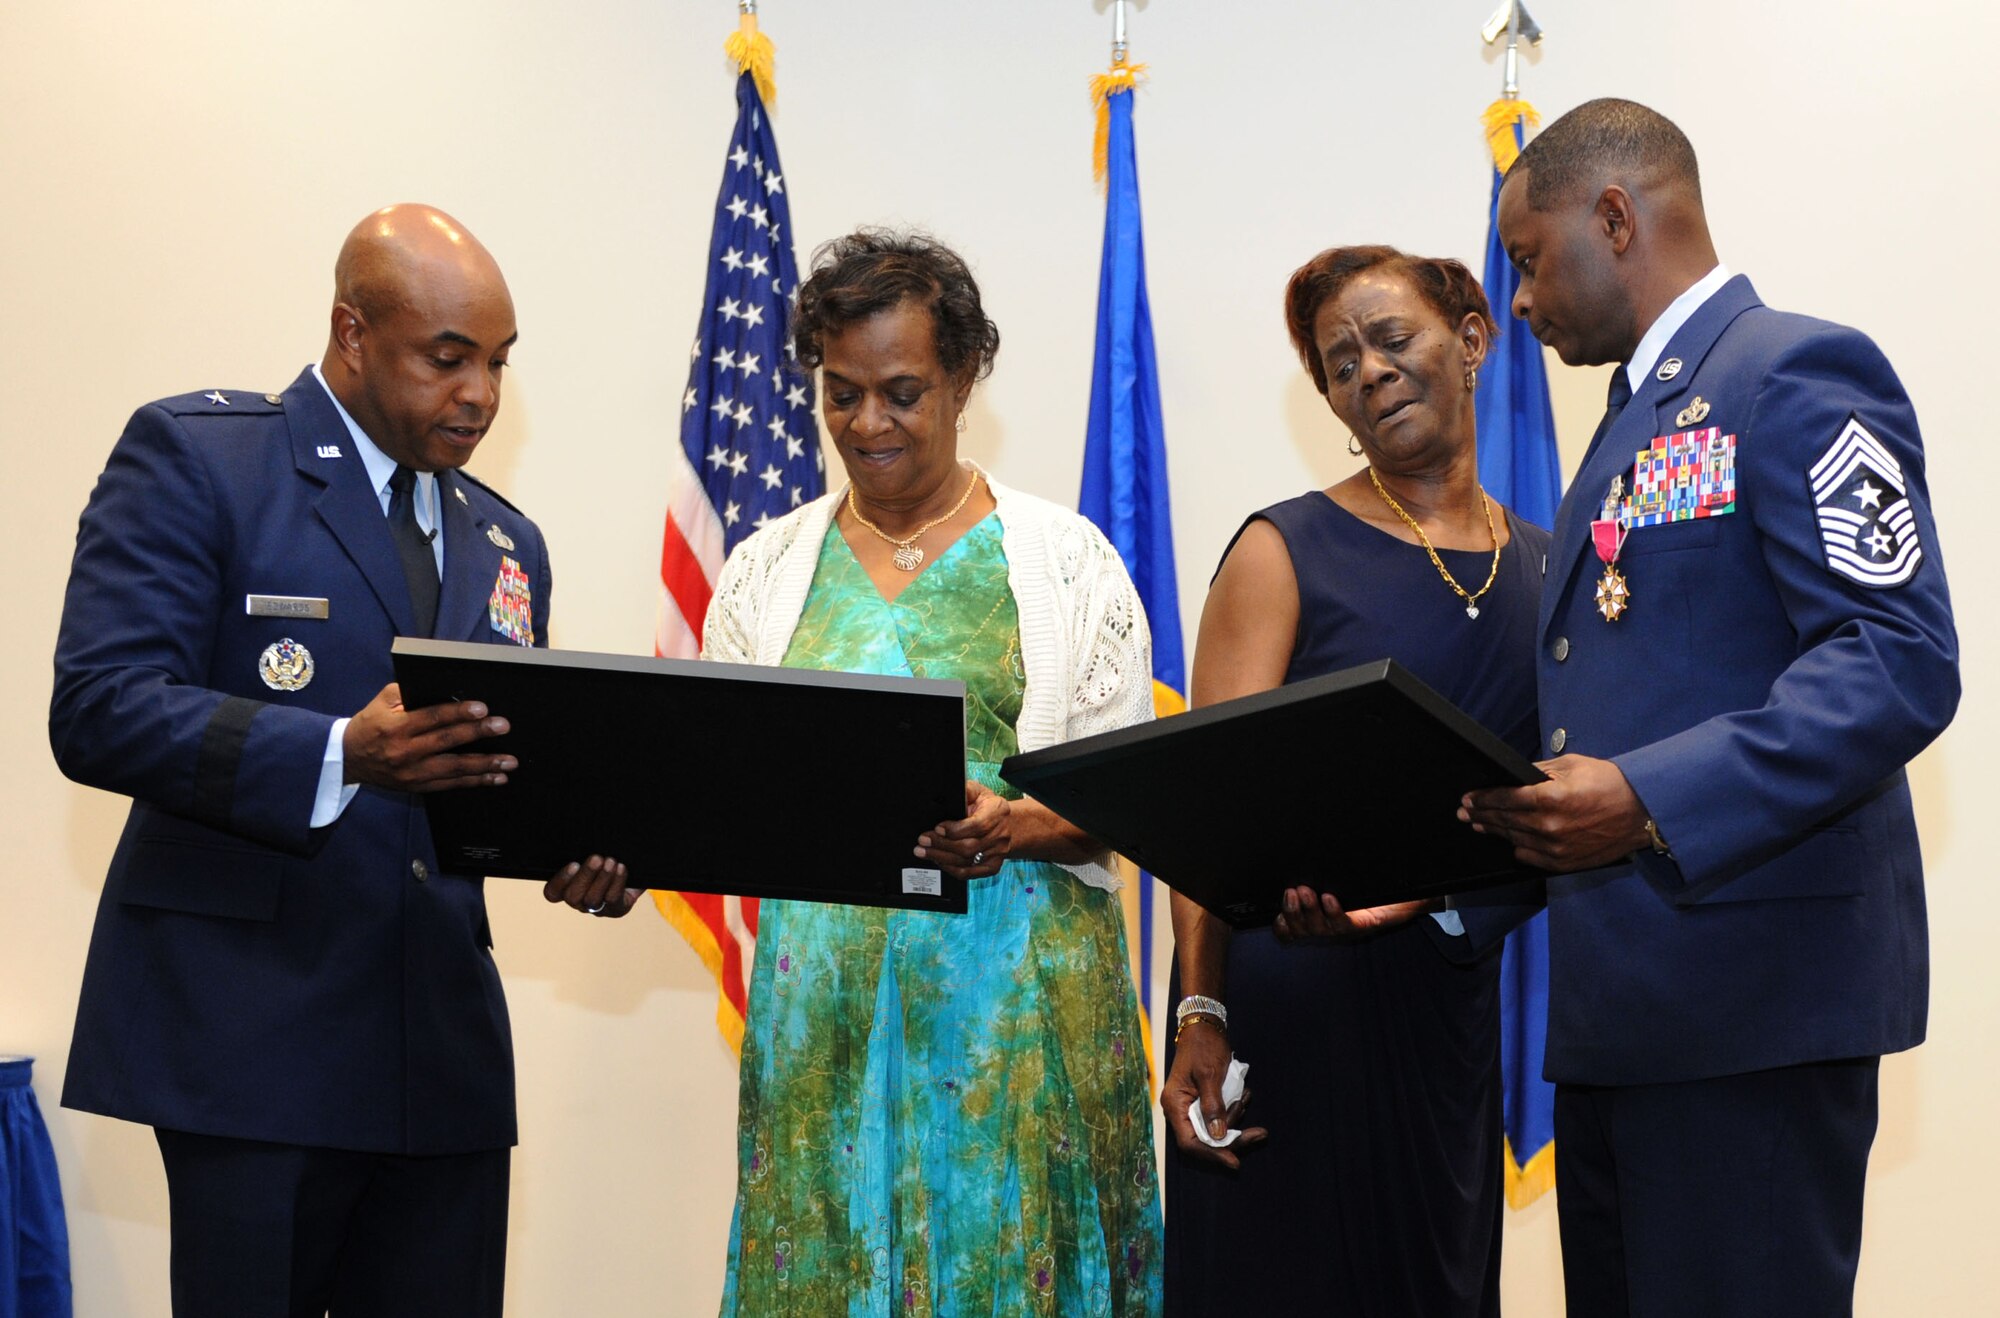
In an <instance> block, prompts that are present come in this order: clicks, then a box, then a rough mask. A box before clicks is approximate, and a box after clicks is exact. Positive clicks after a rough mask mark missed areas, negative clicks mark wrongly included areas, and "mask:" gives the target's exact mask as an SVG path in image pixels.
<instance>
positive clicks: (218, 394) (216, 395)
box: [202, 389, 229, 407]
mask: <svg viewBox="0 0 2000 1318" xmlns="http://www.w3.org/2000/svg"><path fill="white" fill-rule="evenodd" d="M202 397H203V398H206V399H207V400H208V401H209V402H211V403H214V404H215V405H216V406H218V407H227V406H229V399H228V398H227V397H225V396H224V395H223V392H222V390H220V389H216V390H213V391H211V392H209V393H205V394H203V395H202Z"/></svg>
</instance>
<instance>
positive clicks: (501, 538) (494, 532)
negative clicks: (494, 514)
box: [459, 495, 514, 549]
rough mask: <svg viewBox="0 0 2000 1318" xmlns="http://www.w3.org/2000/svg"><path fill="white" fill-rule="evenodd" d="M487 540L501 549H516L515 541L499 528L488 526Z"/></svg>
mask: <svg viewBox="0 0 2000 1318" xmlns="http://www.w3.org/2000/svg"><path fill="white" fill-rule="evenodd" d="M459 497H460V498H463V497H464V496H463V495H461V496H459ZM486 538H487V539H488V540H491V541H492V542H493V543H494V544H495V545H497V546H499V547H500V548H501V549H512V548H513V547H514V542H513V540H511V539H509V538H508V535H507V533H506V532H505V531H503V530H501V529H500V528H499V527H497V526H493V525H491V524H488V526H487V528H486Z"/></svg>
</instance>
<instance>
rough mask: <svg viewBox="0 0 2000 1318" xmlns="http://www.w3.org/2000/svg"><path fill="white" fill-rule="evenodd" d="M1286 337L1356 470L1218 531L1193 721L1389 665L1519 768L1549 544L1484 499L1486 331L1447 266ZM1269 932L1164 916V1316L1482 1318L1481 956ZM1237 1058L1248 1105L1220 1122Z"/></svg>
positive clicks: (1311, 298)
mask: <svg viewBox="0 0 2000 1318" xmlns="http://www.w3.org/2000/svg"><path fill="white" fill-rule="evenodd" d="M1285 313H1286V321H1287V324H1288V326H1289V328H1290V331H1291V336H1292V341H1293V344H1294V345H1295V346H1296V347H1297V349H1298V351H1299V356H1300V358H1301V360H1302V361H1303V362H1304V363H1305V366H1306V369H1307V370H1308V371H1309V372H1310V373H1311V375H1312V378H1313V383H1314V384H1315V385H1317V386H1318V388H1319V390H1320V392H1321V393H1322V394H1323V395H1324V396H1325V397H1326V400H1327V403H1328V405H1329V406H1331V408H1332V409H1333V413H1334V415H1335V416H1336V417H1338V418H1339V419H1340V421H1341V422H1342V423H1344V424H1345V425H1346V426H1347V428H1348V429H1349V430H1350V431H1352V432H1353V439H1352V440H1351V441H1350V445H1349V446H1350V448H1351V449H1354V450H1356V451H1358V452H1359V453H1360V454H1361V455H1362V456H1364V457H1365V458H1366V459H1367V462H1368V465H1367V467H1366V468H1365V469H1364V470H1362V471H1360V472H1358V473H1356V474H1355V475H1353V476H1351V477H1349V478H1348V479H1346V480H1343V481H1341V482H1340V483H1338V484H1336V485H1334V486H1333V487H1331V488H1330V489H1326V490H1314V491H1312V492H1310V493H1308V494H1304V495H1300V496H1299V497H1297V498H1294V499H1289V500H1286V501H1285V502H1283V503H1279V504H1275V505H1273V506H1272V507H1269V508H1266V509H1264V510H1263V511H1261V512H1258V513H1256V514H1254V515H1252V516H1251V517H1250V519H1249V520H1248V521H1246V522H1245V523H1244V525H1243V528H1242V529H1241V530H1240V531H1238V532H1237V535H1236V538H1235V540H1234V541H1233V542H1232V543H1231V544H1230V547H1229V549H1228V550H1227V551H1226V552H1225V554H1224V556H1223V560H1222V565H1221V567H1220V568H1219V569H1218V570H1217V572H1216V575H1215V580H1214V582H1213V584H1212V585H1211V586H1210V588H1209V595H1208V603H1207V606H1206V607H1205V608H1204V610H1203V612H1202V620H1201V635H1200V640H1199V642H1198V644H1197V649H1196V653H1195V661H1194V693H1193V694H1194V703H1195V704H1196V705H1207V704H1214V703H1216V702H1218V701H1222V700H1228V699H1232V698H1234V697H1237V696H1244V695H1249V694H1251V693H1252V692H1256V691H1262V690H1268V689H1270V688H1272V687H1276V686H1279V685H1281V684H1283V683H1287V682H1296V681H1300V680H1303V679H1305V678H1310V677H1315V676H1318V675H1320V674H1322V673H1328V672H1333V671H1335V670H1337V669H1341V668H1346V667H1350V666H1352V665H1355V664H1359V663H1365V662H1368V661H1371V660H1375V659H1380V658H1382V657H1383V656H1385V655H1386V656H1388V657H1390V658H1393V659H1395V660H1396V661H1397V662H1398V663H1400V664H1402V665H1403V666H1404V667H1405V668H1408V669H1409V670H1410V671H1411V672H1413V673H1415V674H1416V675H1417V676H1418V677H1420V678H1422V679H1423V680H1424V681H1425V682H1427V683H1428V684H1430V685H1431V686H1432V687H1433V688H1435V689H1436V690H1438V691H1439V692H1441V693H1442V694H1443V695H1445V696H1446V697H1447V698H1448V699H1450V700H1451V701H1452V702H1453V703H1454V704H1456V705H1458V706H1459V707H1460V708H1461V709H1463V710H1465V711H1466V712H1467V713H1469V714H1471V715H1472V716H1473V717H1474V718H1476V719H1478V720H1479V721H1480V722H1481V723H1483V724H1484V725H1486V726H1487V727H1488V728H1490V729H1492V730H1493V731H1494V732H1495V733H1497V734H1498V735H1500V736H1501V737H1503V738H1505V739H1506V740H1507V741H1508V742H1509V743H1510V744H1512V745H1513V746H1515V747H1516V748H1517V749H1519V750H1521V751H1522V752H1523V753H1524V754H1531V753H1532V751H1533V749H1534V742H1535V674H1534V658H1533V655H1534V628H1535V615H1536V604H1537V596H1538V594H1539V591H1540V587H1541V572H1542V559H1543V553H1544V550H1545V548H1546V546H1547V544H1548V536H1547V534H1546V533H1544V532H1543V531H1542V530H1540V529H1539V528H1537V527H1534V526H1531V525H1529V524H1527V523H1524V522H1521V521H1519V520H1518V519H1516V518H1515V517H1514V516H1513V515H1512V514H1510V513H1508V512H1507V511H1506V510H1505V509H1503V508H1501V507H1500V506H1499V505H1497V504H1496V503H1494V502H1493V500H1491V499H1490V498H1488V497H1487V496H1486V494H1485V493H1484V491H1483V490H1481V488H1480V486H1479V476H1478V461H1477V457H1476V455H1475V452H1474V422H1473V405H1472V396H1473V386H1474V383H1475V381H1476V379H1477V376H1478V370H1479V365H1480V363H1481V362H1482V361H1483V360H1484V359H1485V355H1486V350H1487V346H1488V344H1489V343H1490V342H1491V339H1492V336H1493V334H1494V333H1495V332H1496V327H1495V326H1494V323H1493V319H1492V316H1491V315H1490V313H1489V312H1488V309H1487V304H1486V298H1485V295H1484V294H1483V293H1482V292H1481V291H1480V287H1479V283H1478V281H1477V280H1476V279H1474V278H1473V276H1472V273H1471V272H1470V271H1469V270H1467V269H1466V268H1465V267H1464V266H1463V265H1461V264H1459V263H1458V262H1456V261H1439V260H1426V259H1422V258H1416V257H1411V256H1408V255H1405V254H1404V253H1401V252H1398V251H1396V250H1395V249H1393V248H1388V247H1350V248H1336V249H1333V250H1331V251H1327V252H1322V253H1321V254H1320V255H1319V256H1317V257H1315V258H1313V260H1312V261H1310V262H1308V263H1307V264H1306V265H1305V266H1304V267H1302V268H1301V269H1300V270H1299V271H1298V272H1297V273H1295V274H1294V275H1293V276H1292V279H1291V283H1290V285H1289V286H1288V287H1287V289H1286V292H1285ZM1307 822H1308V821H1301V823H1302V824H1304V823H1307ZM1309 838H1311V830H1310V829H1309V828H1304V829H1302V830H1301V845H1316V846H1324V847H1331V848H1335V849H1337V848H1338V847H1339V845H1340V840H1339V839H1338V838H1332V839H1321V840H1319V841H1317V842H1313V841H1308V840H1307V839H1309ZM1319 859H1321V860H1323V859H1324V858H1323V857H1322V858H1319ZM1272 879H1273V881H1274V882H1283V879H1284V876H1282V875H1273V876H1272ZM1285 909H1286V914H1285V915H1283V916H1281V917H1280V920H1279V926H1278V928H1277V929H1276V931H1272V930H1255V931H1246V932H1242V933H1236V934H1234V935H1233V936H1232V934H1231V932H1230V930H1229V928H1228V926H1226V925H1224V924H1223V923H1222V922H1221V921H1219V920H1217V919H1215V918H1214V917H1212V916H1210V915H1209V914H1208V913H1207V912H1206V911H1204V910H1203V909H1202V908H1201V907H1199V906H1197V905H1195V904H1194V903H1192V902H1190V901H1188V900H1186V899H1185V898H1182V897H1180V896H1178V895H1177V896H1176V897H1175V898H1174V936H1175V963H1176V968H1175V979H1176V986H1175V988H1174V998H1175V1000H1176V1002H1177V1003H1178V1004H1179V1006H1178V1008H1177V1014H1178V1019H1179V1024H1178V1029H1177V1037H1176V1040H1175V1044H1174V1046H1173V1047H1171V1048H1170V1049H1169V1051H1168V1053H1167V1062H1168V1077H1167V1081H1166V1084H1165V1086H1164V1090H1163V1092H1162V1095H1161V1105H1162V1107H1163V1108H1164V1109H1165V1111H1166V1117H1167V1122H1168V1126H1169V1129H1170V1130H1171V1131H1172V1132H1173V1135H1174V1141H1173V1147H1172V1148H1171V1149H1169V1151H1168V1157H1167V1180H1166V1189H1167V1240H1166V1306H1167V1313H1168V1314H1184V1315H1212V1314H1221V1313H1242V1314H1253V1313H1254V1314H1274V1315H1276V1314H1286V1315H1289V1314H1338V1315H1343V1318H1345V1316H1347V1315H1355V1316H1362V1318H1419V1316H1420V1318H1458V1316H1460V1315H1463V1316H1465V1318H1484V1316H1485V1315H1494V1314H1497V1313H1498V1312H1499V1281H1500V1214H1501V1176H1502V1171H1501V1126H1500V1050H1499V1049H1500V1016H1499V998H1500V984H1499V971H1500V956H1499V950H1498V948H1497V947H1495V948H1493V949H1491V950H1490V951H1488V952H1487V953H1485V954H1483V955H1480V956H1477V957H1473V956H1470V955H1469V952H1468V950H1467V949H1466V948H1465V946H1464V944H1463V938H1462V936H1459V935H1455V934H1454V933H1452V932H1451V931H1450V927H1451V926H1454V925H1455V922H1456V917H1455V916H1453V915H1451V914H1450V913H1448V912H1445V913H1439V914H1433V913H1432V912H1431V911H1430V910H1429V909H1428V907H1426V906H1425V905H1423V904H1420V903H1409V904H1406V905H1404V906H1400V907H1386V908H1380V909H1377V910H1373V911H1365V912H1355V913H1352V914H1349V913H1345V912H1342V911H1340V910H1339V908H1338V906H1337V904H1335V903H1334V902H1333V901H1332V899H1331V898H1330V897H1328V898H1325V899H1324V900H1322V898H1321V897H1320V895H1319V894H1316V893H1313V892H1311V891H1309V890H1307V889H1304V888H1294V889H1292V890H1291V891H1289V892H1288V893H1287V895H1286V898H1285ZM1329 935H1330V936H1331V937H1328V936H1329ZM1281 939H1282V940H1284V941H1283V942H1281V941H1280V940H1281ZM1335 939H1337V940H1338V941H1335ZM1232 1051H1233V1053H1234V1054H1235V1055H1237V1056H1240V1057H1241V1058H1242V1059H1243V1060H1244V1061H1245V1062H1246V1063H1247V1064H1249V1065H1250V1066H1251V1067H1252V1068H1253V1070H1252V1073H1251V1080H1252V1083H1253V1087H1254V1089H1255V1091H1256V1098H1255V1103H1254V1105H1251V1104H1250V1103H1249V1101H1248V1099H1247V1098H1246V1099H1244V1100H1239V1102H1238V1103H1237V1104H1236V1105H1235V1106H1233V1107H1230V1108H1228V1109H1227V1110H1225V1107H1224V1104H1223V1102H1222V1099H1221V1090H1222V1082H1223V1077H1224V1073H1225V1072H1226V1070H1227V1068H1228V1065H1229V1060H1230V1057H1231V1055H1232ZM1197 1100H1199V1101H1200V1102H1201V1104H1202V1107H1201V1112H1202V1116H1203V1118H1204V1119H1205V1121H1206V1123H1207V1124H1208V1128H1209V1130H1210V1132H1211V1133H1212V1134H1214V1135H1222V1134H1223V1133H1224V1132H1225V1131H1226V1130H1227V1129H1229V1128H1232V1127H1237V1126H1240V1125H1244V1124H1246V1123H1245V1122H1244V1121H1243V1120H1242V1119H1241V1118H1242V1117H1243V1116H1244V1115H1245V1112H1244V1110H1245V1108H1246V1107H1248V1108H1249V1109H1250V1110H1249V1113H1248V1115H1249V1116H1250V1117H1251V1118H1252V1119H1254V1122H1255V1125H1254V1126H1251V1127H1250V1128H1249V1129H1247V1130H1245V1131H1244V1132H1243V1134H1242V1135H1241V1136H1239V1137H1238V1138H1237V1139H1236V1140H1235V1141H1234V1143H1233V1144H1231V1145H1230V1146H1229V1147H1224V1148H1215V1147H1211V1146H1210V1145H1208V1144H1206V1143H1204V1142H1203V1141H1201V1140H1200V1139H1198V1138H1197V1136H1196V1132H1195V1129H1194V1127H1193V1124H1192V1123H1191V1122H1190V1120H1189V1116H1188V1110H1189V1105H1190V1104H1191V1103H1193V1102H1195V1101H1197ZM1267 1132H1268V1134H1267Z"/></svg>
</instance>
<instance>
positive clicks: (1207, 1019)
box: [1174, 1011, 1229, 1043]
mask: <svg viewBox="0 0 2000 1318" xmlns="http://www.w3.org/2000/svg"><path fill="white" fill-rule="evenodd" d="M1197 1024H1199V1025H1213V1026H1214V1027H1215V1028H1216V1029H1218V1030H1221V1031H1222V1032H1223V1034H1224V1035H1227V1034H1228V1033H1229V1031H1228V1030H1227V1029H1226V1028H1224V1026H1223V1024H1222V1022H1221V1021H1220V1020H1218V1019H1217V1018H1216V1017H1214V1016H1212V1015H1210V1014H1209V1013H1208V1012H1205V1011H1191V1012H1189V1013H1188V1014H1187V1015H1185V1016H1183V1017H1181V1022H1180V1024H1179V1025H1178V1026H1177V1027H1176V1028H1175V1029H1174V1042H1175V1043H1179V1042H1180V1041H1181V1036H1182V1035H1183V1034H1186V1033H1187V1027H1188V1026H1190V1025H1197Z"/></svg>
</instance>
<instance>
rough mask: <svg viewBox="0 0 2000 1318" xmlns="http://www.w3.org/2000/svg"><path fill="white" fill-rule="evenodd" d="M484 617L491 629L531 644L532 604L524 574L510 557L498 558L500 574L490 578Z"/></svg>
mask: <svg viewBox="0 0 2000 1318" xmlns="http://www.w3.org/2000/svg"><path fill="white" fill-rule="evenodd" d="M486 617H487V620H488V621H489V622H491V623H492V624H493V630H494V631H496V632H499V633H500V634H501V635H502V636H504V637H506V638H507V639H508V640H510V641H512V642H514V644H516V645H533V644H534V643H535V605H534V599H533V596H532V594H531V592H530V590H529V588H528V574H527V573H525V572H523V571H521V565H520V564H519V563H516V562H515V561H514V560H513V559H511V558H505V557H503V558H502V559H501V560H500V575H499V576H498V577H496V578H495V579H494V581H493V597H492V598H491V599H489V600H487V601H486Z"/></svg>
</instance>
